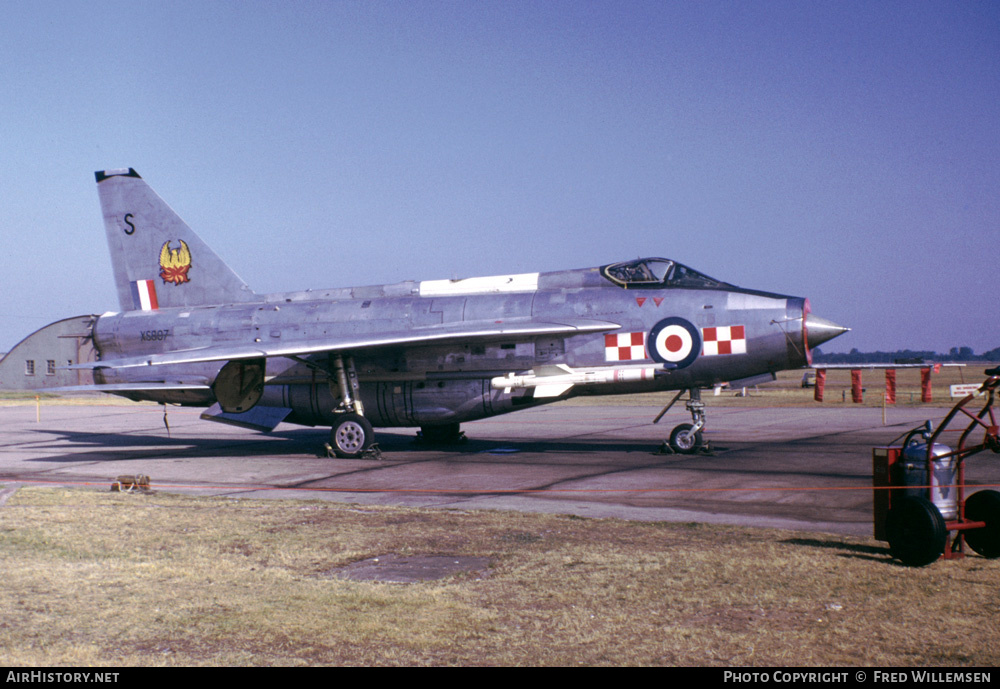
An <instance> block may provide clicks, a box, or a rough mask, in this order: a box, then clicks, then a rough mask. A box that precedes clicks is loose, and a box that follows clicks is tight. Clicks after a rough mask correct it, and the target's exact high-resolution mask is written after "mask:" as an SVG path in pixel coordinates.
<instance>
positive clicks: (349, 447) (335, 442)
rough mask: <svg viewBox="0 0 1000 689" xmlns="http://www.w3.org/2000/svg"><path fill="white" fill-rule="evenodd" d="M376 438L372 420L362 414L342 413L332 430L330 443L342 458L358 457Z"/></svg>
mask: <svg viewBox="0 0 1000 689" xmlns="http://www.w3.org/2000/svg"><path fill="white" fill-rule="evenodd" d="M374 440H375V431H374V429H372V425H371V422H369V421H368V419H366V418H365V417H363V416H361V415H360V414H354V413H350V414H341V415H340V416H338V417H337V425H336V426H334V427H333V429H332V430H331V431H330V445H331V446H332V447H333V451H334V452H335V453H336V454H337V456H338V457H340V458H341V459H357V458H358V457H360V456H361V455H362V454H364V451H365V450H367V449H368V448H370V447H371V446H372V443H373V442H374Z"/></svg>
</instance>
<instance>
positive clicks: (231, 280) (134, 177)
mask: <svg viewBox="0 0 1000 689" xmlns="http://www.w3.org/2000/svg"><path fill="white" fill-rule="evenodd" d="M94 175H95V177H96V178H97V195H98V196H99V197H100V199H101V211H102V213H103V214H104V227H105V230H106V231H107V234H108V248H109V249H110V250H111V264H112V266H113V267H114V271H115V286H116V287H117V288H118V302H119V303H120V304H121V308H122V310H123V311H135V310H150V309H158V308H168V307H171V306H201V305H209V304H229V303H234V302H243V301H250V300H252V299H254V298H255V296H256V295H254V293H253V291H252V290H251V289H250V288H249V287H247V284H246V283H245V282H243V280H241V279H240V277H239V276H238V275H237V274H236V273H234V272H233V271H232V269H231V268H230V267H229V266H227V265H226V264H225V262H224V261H223V260H222V259H221V258H219V257H218V256H217V255H216V254H215V252H213V251H212V250H211V249H210V248H208V245H207V244H205V242H203V241H202V240H201V239H200V238H199V237H198V235H196V234H195V233H194V231H193V230H192V229H191V228H190V227H188V225H187V223H185V222H184V221H183V220H181V219H180V217H178V215H177V214H176V213H174V211H173V209H171V208H170V206H168V205H167V204H166V203H165V202H164V201H163V199H161V198H160V197H159V196H157V194H156V192H154V191H153V190H152V189H151V188H150V187H149V185H148V184H146V182H145V181H144V180H143V179H142V178H141V177H140V176H139V173H137V172H136V171H135V170H133V169H132V168H129V169H128V170H104V171H101V172H96V173H94Z"/></svg>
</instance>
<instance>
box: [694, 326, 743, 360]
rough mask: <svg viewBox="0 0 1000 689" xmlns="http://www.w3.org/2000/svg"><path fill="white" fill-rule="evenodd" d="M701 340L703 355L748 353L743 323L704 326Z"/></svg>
mask: <svg viewBox="0 0 1000 689" xmlns="http://www.w3.org/2000/svg"><path fill="white" fill-rule="evenodd" d="M701 340H702V349H701V353H702V355H703V356H715V355H716V354H746V353H747V337H746V330H745V328H744V327H743V326H742V325H725V326H722V327H719V328H702V329H701Z"/></svg>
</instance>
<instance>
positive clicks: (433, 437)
mask: <svg viewBox="0 0 1000 689" xmlns="http://www.w3.org/2000/svg"><path fill="white" fill-rule="evenodd" d="M420 438H421V439H422V440H423V441H424V442H425V443H430V444H433V445H456V444H458V443H460V442H464V441H465V434H464V433H462V429H461V424H457V423H446V424H443V425H440V426H421V427H420Z"/></svg>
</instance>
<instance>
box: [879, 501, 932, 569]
mask: <svg viewBox="0 0 1000 689" xmlns="http://www.w3.org/2000/svg"><path fill="white" fill-rule="evenodd" d="M895 502H896V504H895V505H894V506H893V508H892V509H891V510H889V514H888V515H886V520H885V530H886V534H887V536H888V541H889V552H890V553H892V556H893V557H895V558H897V559H899V560H900V561H901V562H902V563H903V564H904V565H907V566H909V567H923V566H924V565H929V564H930V563H932V562H934V561H935V560H937V559H938V558H939V557H941V553H943V552H944V546H945V541H946V539H947V538H948V529H947V527H946V526H945V523H944V517H942V516H941V511H940V510H939V509H938V508H937V507H936V506H935V505H934V503H932V502H931V501H930V500H928V499H927V498H922V497H917V496H914V495H907V496H904V497H902V498H900V499H899V500H897V501H895Z"/></svg>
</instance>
